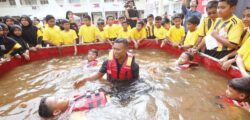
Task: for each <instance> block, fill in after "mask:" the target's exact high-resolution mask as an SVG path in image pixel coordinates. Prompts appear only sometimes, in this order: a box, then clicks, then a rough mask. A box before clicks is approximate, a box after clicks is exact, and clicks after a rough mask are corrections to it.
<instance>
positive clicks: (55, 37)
mask: <svg viewBox="0 0 250 120" xmlns="http://www.w3.org/2000/svg"><path fill="white" fill-rule="evenodd" d="M43 40H44V41H45V42H46V43H49V44H51V45H53V46H59V45H61V44H62V43H63V41H62V36H61V29H60V28H59V27H58V26H54V27H45V29H44V31H43Z"/></svg>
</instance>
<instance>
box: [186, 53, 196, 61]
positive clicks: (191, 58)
mask: <svg viewBox="0 0 250 120" xmlns="http://www.w3.org/2000/svg"><path fill="white" fill-rule="evenodd" d="M184 54H186V55H187V56H188V60H189V61H192V60H193V59H194V57H193V55H192V54H191V53H189V52H184Z"/></svg>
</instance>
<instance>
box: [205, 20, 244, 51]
mask: <svg viewBox="0 0 250 120" xmlns="http://www.w3.org/2000/svg"><path fill="white" fill-rule="evenodd" d="M215 29H217V30H218V31H219V34H220V36H221V37H224V38H227V39H228V40H229V42H231V43H233V44H237V45H239V44H240V42H241V35H242V33H243V30H244V25H243V23H242V21H241V19H239V18H238V17H236V16H235V15H233V16H232V17H231V18H229V19H228V20H226V21H223V20H222V19H221V18H219V19H217V20H216V22H215V24H214V26H213V29H210V30H209V31H208V33H209V34H211V33H212V31H213V30H215ZM216 50H217V51H224V50H232V48H227V47H226V46H223V45H222V44H220V43H219V46H218V48H217V49H216Z"/></svg>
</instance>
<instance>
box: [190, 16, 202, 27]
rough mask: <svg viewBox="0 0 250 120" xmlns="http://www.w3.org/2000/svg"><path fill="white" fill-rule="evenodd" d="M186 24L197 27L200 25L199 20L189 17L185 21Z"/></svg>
mask: <svg viewBox="0 0 250 120" xmlns="http://www.w3.org/2000/svg"><path fill="white" fill-rule="evenodd" d="M187 22H188V23H191V24H194V25H199V24H200V19H199V18H198V17H196V16H191V17H189V18H188V20H187Z"/></svg>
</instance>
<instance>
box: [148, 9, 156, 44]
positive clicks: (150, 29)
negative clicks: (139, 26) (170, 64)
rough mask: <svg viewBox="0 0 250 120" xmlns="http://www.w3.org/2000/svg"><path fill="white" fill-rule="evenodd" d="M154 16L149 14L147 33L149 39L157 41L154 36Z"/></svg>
mask: <svg viewBox="0 0 250 120" xmlns="http://www.w3.org/2000/svg"><path fill="white" fill-rule="evenodd" d="M154 27H155V26H154V15H153V14H149V15H148V16H147V26H146V31H147V39H155V35H154Z"/></svg>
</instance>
